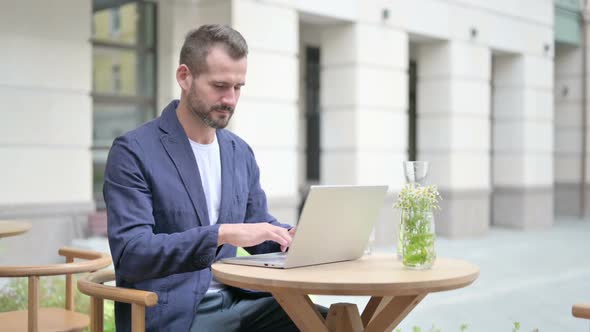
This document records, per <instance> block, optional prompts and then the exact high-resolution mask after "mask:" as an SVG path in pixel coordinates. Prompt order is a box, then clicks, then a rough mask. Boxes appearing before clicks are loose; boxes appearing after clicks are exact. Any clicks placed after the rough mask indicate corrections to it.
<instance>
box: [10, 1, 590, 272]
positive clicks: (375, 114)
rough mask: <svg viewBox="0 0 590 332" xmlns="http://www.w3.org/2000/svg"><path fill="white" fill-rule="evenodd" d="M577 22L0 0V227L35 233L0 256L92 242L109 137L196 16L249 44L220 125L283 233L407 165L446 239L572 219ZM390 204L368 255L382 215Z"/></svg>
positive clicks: (579, 106)
mask: <svg viewBox="0 0 590 332" xmlns="http://www.w3.org/2000/svg"><path fill="white" fill-rule="evenodd" d="M586 10H587V3H586V1H580V0H496V1H487V0H161V1H148V0H143V1H141V0H135V1H129V0H120V1H115V0H54V1H51V2H46V1H40V0H19V1H16V0H11V1H1V2H0V45H1V46H0V47H1V52H0V115H2V117H1V119H0V160H1V162H0V219H27V220H30V221H31V222H32V223H33V229H32V230H31V231H30V232H29V233H27V234H26V235H22V236H20V237H18V238H9V239H3V240H2V242H0V246H1V247H2V248H0V250H1V251H2V254H1V256H0V261H2V262H4V263H11V262H15V261H16V259H17V258H21V259H22V258H25V259H31V260H40V259H46V258H48V257H52V256H51V255H53V253H54V252H56V250H55V249H56V248H58V247H60V246H61V245H63V244H68V243H70V241H71V239H73V238H76V237H84V236H88V235H91V234H103V233H104V231H105V227H106V226H105V214H104V202H103V200H102V194H101V190H102V180H103V169H104V165H105V162H106V157H107V153H108V149H109V147H110V144H111V142H112V141H113V139H114V138H115V137H116V136H118V135H120V134H122V133H124V132H126V131H127V130H130V129H132V128H134V127H136V126H138V125H140V124H141V123H143V122H145V121H147V120H149V119H151V118H153V117H155V116H157V115H158V114H159V112H160V111H161V109H162V108H163V107H164V106H165V105H166V104H167V103H168V102H169V101H170V100H171V99H174V98H178V97H179V88H178V86H177V83H176V80H175V69H176V67H177V65H178V56H179V52H180V47H181V45H182V42H183V39H184V36H185V34H186V33H187V31H188V30H190V29H193V28H196V27H198V26H199V25H201V24H205V23H224V24H229V25H231V26H233V27H234V28H236V29H237V30H239V31H240V32H241V33H242V34H243V35H244V36H245V38H246V39H247V41H248V43H249V46H250V54H249V59H248V60H249V61H248V62H249V68H248V77H247V85H246V87H245V89H244V90H243V94H242V98H241V100H240V103H239V106H238V109H237V112H236V114H235V116H234V119H233V120H232V122H231V125H230V129H231V130H233V131H234V132H236V133H237V134H239V135H240V136H242V137H243V138H244V139H246V141H248V142H249V143H250V144H251V145H252V146H253V148H254V151H255V152H256V157H257V160H258V162H259V164H260V167H261V169H262V182H263V187H264V188H265V189H266V192H267V194H268V197H269V205H270V207H271V212H272V213H273V214H275V215H276V216H277V217H279V218H280V219H281V220H283V221H285V222H289V223H294V222H295V221H296V219H297V215H298V211H299V207H300V205H301V202H302V199H303V197H304V196H305V194H306V192H307V189H308V188H309V186H310V185H312V184H388V185H389V186H390V190H391V195H390V196H391V200H393V197H394V195H395V193H396V192H397V191H399V189H400V188H401V186H402V185H403V181H404V179H403V173H402V168H401V165H402V161H404V160H429V161H430V162H431V173H430V182H431V183H434V184H437V185H438V186H439V188H440V190H441V193H442V195H443V198H444V201H443V209H442V211H441V213H440V214H439V215H438V216H437V227H438V232H439V234H441V235H443V236H447V237H450V238H457V237H467V236H479V235H485V234H486V232H487V231H488V230H489V229H490V227H497V226H499V227H512V228H519V229H523V230H526V229H532V228H544V227H551V225H552V224H553V222H554V216H556V215H558V216H568V215H572V216H579V215H584V214H585V213H586V212H587V206H588V202H589V201H590V199H588V190H587V185H586V182H587V178H588V173H589V172H588V170H589V168H588V156H587V151H588V139H587V137H588V135H587V128H588V122H589V120H588V116H587V108H588V98H587V93H588V87H587V79H588V78H587V76H588V72H589V71H588V68H587V67H588V65H587V59H588V45H587V41H588V38H587V35H588V34H587V31H588V25H587V22H586V19H585V17H586V14H585V13H586ZM391 200H390V201H388V202H386V204H385V205H384V208H383V213H382V216H381V220H380V222H379V224H378V226H377V228H376V232H375V238H376V241H377V243H378V244H382V245H385V244H392V243H393V242H394V234H395V228H396V225H397V220H398V219H399V217H397V216H396V213H395V211H394V210H393V209H392V207H391ZM23 239H26V241H23ZM31 245H34V246H36V247H40V248H46V249H47V250H46V251H44V252H46V253H47V257H42V255H41V257H40V256H39V254H38V252H36V253H34V254H33V253H32V252H31V251H28V250H26V249H27V248H29V247H30V246H31ZM5 253H6V254H5ZM7 253H10V255H8V254H7ZM15 253H16V254H15ZM28 255H29V256H30V257H29V256H28ZM33 255H34V256H33Z"/></svg>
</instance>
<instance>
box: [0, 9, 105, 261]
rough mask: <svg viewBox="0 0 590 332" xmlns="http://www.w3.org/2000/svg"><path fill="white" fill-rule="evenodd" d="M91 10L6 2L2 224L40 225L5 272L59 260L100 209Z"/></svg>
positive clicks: (9, 246)
mask: <svg viewBox="0 0 590 332" xmlns="http://www.w3.org/2000/svg"><path fill="white" fill-rule="evenodd" d="M91 4H92V2H91V1H90V0H85V1H78V0H60V1H56V2H55V3H52V5H51V6H40V5H39V2H38V1H35V0H23V1H2V2H0V44H1V45H2V52H0V73H2V75H0V105H2V106H1V110H0V114H1V116H2V120H0V160H1V161H2V162H0V187H1V189H0V219H12V218H18V219H27V220H30V221H31V222H32V223H33V229H32V230H31V231H30V232H28V233H27V234H25V235H22V236H19V237H18V238H14V239H13V238H7V239H3V241H2V250H3V251H4V250H5V251H6V252H7V253H10V254H8V255H6V254H2V255H0V264H15V263H17V262H19V259H22V260H26V261H29V262H34V261H45V262H47V261H48V260H49V259H52V260H54V259H56V258H57V249H58V248H59V246H61V245H64V244H67V243H69V242H70V241H71V239H72V237H75V236H80V235H81V233H82V232H81V231H80V229H79V228H76V225H78V226H80V225H81V224H83V223H84V220H85V216H86V214H87V213H89V212H90V211H91V210H92V209H93V208H94V203H93V200H92V157H91V153H90V146H91V137H92V136H91V135H92V113H91V110H92V108H91V99H90V91H91V75H92V62H91V61H92V49H91V44H90V42H89V40H90V37H91V22H92V17H91V15H92V8H91ZM47 234H52V236H50V237H48V236H47ZM33 242H35V243H37V245H39V246H41V247H42V248H44V252H34V253H33V252H30V250H29V251H28V253H27V251H26V250H25V249H26V248H30V243H33ZM21 262H22V261H21Z"/></svg>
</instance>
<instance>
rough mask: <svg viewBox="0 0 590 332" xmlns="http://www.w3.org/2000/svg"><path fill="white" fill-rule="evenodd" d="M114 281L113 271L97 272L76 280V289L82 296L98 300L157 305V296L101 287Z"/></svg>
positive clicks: (151, 293)
mask: <svg viewBox="0 0 590 332" xmlns="http://www.w3.org/2000/svg"><path fill="white" fill-rule="evenodd" d="M113 280H115V272H114V271H108V270H107V271H97V272H94V273H91V274H89V275H88V276H86V277H85V278H81V279H80V280H78V289H79V290H80V292H82V293H83V294H86V295H88V296H91V297H96V298H100V299H107V300H112V301H117V302H124V303H132V304H138V305H143V306H146V307H152V306H155V305H156V304H158V295H157V294H156V293H154V292H148V291H143V290H138V289H130V288H123V287H116V286H109V285H103V283H105V282H109V281H113Z"/></svg>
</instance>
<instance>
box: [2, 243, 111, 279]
mask: <svg viewBox="0 0 590 332" xmlns="http://www.w3.org/2000/svg"><path fill="white" fill-rule="evenodd" d="M59 253H60V255H62V256H66V257H68V256H69V257H72V258H74V257H75V258H83V259H85V260H84V261H80V262H69V263H65V264H49V265H29V266H27V265H22V266H0V277H9V278H11V277H30V276H52V275H61V274H73V273H82V272H93V271H97V270H100V269H102V268H105V267H107V266H109V265H111V262H112V261H111V257H110V255H108V254H105V253H101V252H98V251H93V250H81V249H73V248H67V247H64V248H61V249H60V250H59Z"/></svg>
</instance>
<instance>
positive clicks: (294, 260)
mask: <svg viewBox="0 0 590 332" xmlns="http://www.w3.org/2000/svg"><path fill="white" fill-rule="evenodd" d="M386 195H387V186H312V187H311V188H310V192H309V194H308V196H307V199H306V200H305V204H304V206H303V210H302V212H301V216H300V218H299V223H298V224H297V233H296V234H295V237H294V239H293V242H292V243H291V247H290V248H289V253H288V255H287V258H286V261H285V264H284V267H285V268H289V267H298V266H306V265H315V264H322V263H331V262H339V261H346V260H353V259H357V258H359V257H361V256H362V255H363V253H364V251H365V248H366V246H367V243H368V241H369V237H370V235H371V231H372V230H373V227H374V225H375V223H376V221H377V218H378V217H379V213H380V211H381V208H382V207H383V203H384V200H385V196H386Z"/></svg>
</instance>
